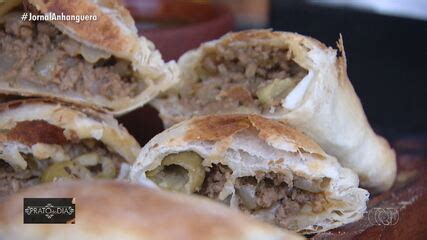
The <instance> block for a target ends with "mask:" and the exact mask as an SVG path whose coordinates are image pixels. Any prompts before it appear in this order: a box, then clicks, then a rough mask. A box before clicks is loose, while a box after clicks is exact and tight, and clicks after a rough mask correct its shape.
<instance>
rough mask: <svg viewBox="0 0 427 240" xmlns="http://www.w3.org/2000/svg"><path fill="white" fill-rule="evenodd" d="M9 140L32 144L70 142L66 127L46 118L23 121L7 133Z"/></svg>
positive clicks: (61, 143) (62, 143)
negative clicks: (49, 121)
mask: <svg viewBox="0 0 427 240" xmlns="http://www.w3.org/2000/svg"><path fill="white" fill-rule="evenodd" d="M7 140H8V141H16V142H20V143H22V144H25V145H28V146H32V145H34V144H37V143H46V144H57V145H65V144H67V143H68V140H67V138H65V136H64V129H62V128H60V127H57V126H55V125H52V124H49V123H48V122H46V121H44V120H32V121H22V122H18V123H16V125H15V127H14V128H12V129H11V130H10V131H9V132H8V133H7Z"/></svg>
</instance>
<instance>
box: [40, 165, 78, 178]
mask: <svg viewBox="0 0 427 240" xmlns="http://www.w3.org/2000/svg"><path fill="white" fill-rule="evenodd" d="M75 167H76V164H75V163H74V162H72V161H64V162H58V163H54V164H52V165H50V166H49V167H48V168H46V170H45V171H44V172H43V174H42V177H41V181H42V182H54V181H56V179H59V178H61V179H63V178H65V179H77V177H76V176H74V175H72V171H71V169H73V168H75Z"/></svg>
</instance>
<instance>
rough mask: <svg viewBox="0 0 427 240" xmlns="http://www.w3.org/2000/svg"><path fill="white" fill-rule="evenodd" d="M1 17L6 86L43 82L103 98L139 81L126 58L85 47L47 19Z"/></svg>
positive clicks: (1, 69) (1, 70) (129, 93)
mask: <svg viewBox="0 0 427 240" xmlns="http://www.w3.org/2000/svg"><path fill="white" fill-rule="evenodd" d="M19 16H20V15H19V14H18V13H11V14H9V15H8V16H5V20H4V24H2V25H1V23H0V76H1V77H0V78H1V81H6V82H8V83H9V86H11V87H14V86H16V87H19V86H25V87H43V88H45V89H46V90H48V91H51V92H53V93H67V94H76V93H78V94H79V95H82V96H84V97H91V96H94V95H100V96H103V97H105V98H106V99H108V100H114V99H119V98H122V97H134V96H136V95H137V94H138V92H139V91H140V90H141V89H140V88H141V87H142V86H141V84H140V83H138V81H137V78H136V76H134V75H133V74H134V73H133V71H132V69H131V65H130V63H129V62H127V61H124V60H120V59H116V58H114V57H112V56H111V55H109V54H108V53H106V52H103V51H99V50H95V49H93V48H89V47H86V46H84V45H82V44H80V43H78V42H77V41H74V40H72V39H71V38H69V37H68V36H66V35H65V34H62V33H61V32H60V31H58V30H57V29H56V28H55V27H54V26H53V25H52V24H51V23H48V22H28V21H20V20H19Z"/></svg>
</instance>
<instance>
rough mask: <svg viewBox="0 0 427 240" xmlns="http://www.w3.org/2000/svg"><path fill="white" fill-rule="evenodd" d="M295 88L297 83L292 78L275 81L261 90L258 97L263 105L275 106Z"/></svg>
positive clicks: (258, 91) (257, 93)
mask: <svg viewBox="0 0 427 240" xmlns="http://www.w3.org/2000/svg"><path fill="white" fill-rule="evenodd" d="M295 86H296V81H294V80H293V79H292V78H286V79H274V80H273V81H272V82H271V83H270V84H268V85H267V86H264V87H261V88H259V89H258V90H257V92H256V95H257V97H258V99H259V101H260V102H261V103H262V104H263V105H266V106H273V105H275V104H277V103H278V102H280V100H282V99H283V98H284V97H286V96H287V95H288V94H289V93H290V92H291V91H292V89H293V88H294V87H295ZM279 97H280V98H279Z"/></svg>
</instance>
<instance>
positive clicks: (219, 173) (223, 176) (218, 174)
mask: <svg viewBox="0 0 427 240" xmlns="http://www.w3.org/2000/svg"><path fill="white" fill-rule="evenodd" d="M231 174H232V171H231V169H230V168H228V167H227V166H224V165H222V164H214V165H213V166H212V168H211V169H210V171H209V172H208V173H207V174H206V177H205V180H204V182H203V186H202V188H201V189H200V191H199V194H201V195H204V196H207V197H209V198H213V199H216V198H217V197H218V195H219V193H220V192H221V191H222V189H223V188H224V184H225V183H226V181H227V178H229V177H230V175H231Z"/></svg>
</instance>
